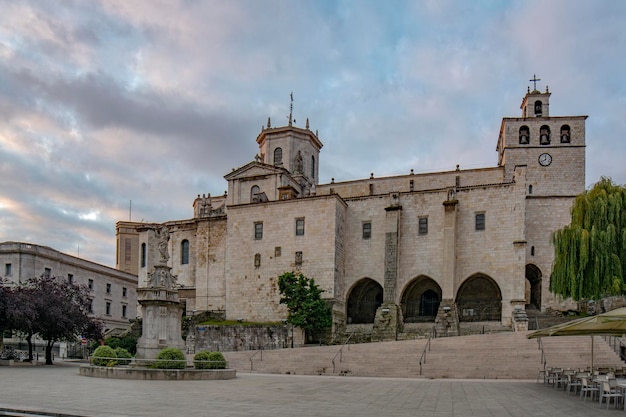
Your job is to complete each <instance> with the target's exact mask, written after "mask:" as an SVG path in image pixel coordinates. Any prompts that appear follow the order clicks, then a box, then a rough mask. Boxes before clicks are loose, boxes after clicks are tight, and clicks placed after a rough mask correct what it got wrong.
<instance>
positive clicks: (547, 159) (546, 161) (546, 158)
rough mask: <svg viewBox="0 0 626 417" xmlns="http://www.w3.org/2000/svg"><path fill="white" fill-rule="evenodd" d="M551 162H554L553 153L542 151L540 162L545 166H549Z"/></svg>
mask: <svg viewBox="0 0 626 417" xmlns="http://www.w3.org/2000/svg"><path fill="white" fill-rule="evenodd" d="M551 163H552V155H550V154H549V153H542V154H541V155H539V164H541V165H542V166H544V167H547V166H548V165H550V164H551Z"/></svg>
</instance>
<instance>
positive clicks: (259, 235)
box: [254, 222, 263, 240]
mask: <svg viewBox="0 0 626 417" xmlns="http://www.w3.org/2000/svg"><path fill="white" fill-rule="evenodd" d="M254 239H255V240H261V239H263V222H254Z"/></svg>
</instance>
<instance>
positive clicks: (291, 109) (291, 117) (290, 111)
mask: <svg viewBox="0 0 626 417" xmlns="http://www.w3.org/2000/svg"><path fill="white" fill-rule="evenodd" d="M289 97H290V98H291V102H290V103H289V126H292V125H293V91H292V92H291V94H290V95H289Z"/></svg>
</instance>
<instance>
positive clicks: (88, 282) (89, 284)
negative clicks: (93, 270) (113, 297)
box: [87, 278, 93, 290]
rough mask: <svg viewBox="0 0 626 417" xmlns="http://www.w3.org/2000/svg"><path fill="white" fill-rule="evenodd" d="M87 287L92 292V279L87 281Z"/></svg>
mask: <svg viewBox="0 0 626 417" xmlns="http://www.w3.org/2000/svg"><path fill="white" fill-rule="evenodd" d="M87 285H88V286H89V289H90V290H93V279H91V278H90V279H89V281H87Z"/></svg>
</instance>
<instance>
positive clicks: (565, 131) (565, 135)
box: [561, 125, 570, 143]
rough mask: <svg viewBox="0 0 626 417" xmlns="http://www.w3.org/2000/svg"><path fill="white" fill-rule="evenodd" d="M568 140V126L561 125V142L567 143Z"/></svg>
mask: <svg viewBox="0 0 626 417" xmlns="http://www.w3.org/2000/svg"><path fill="white" fill-rule="evenodd" d="M569 141H570V128H569V125H563V126H561V143H569Z"/></svg>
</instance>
